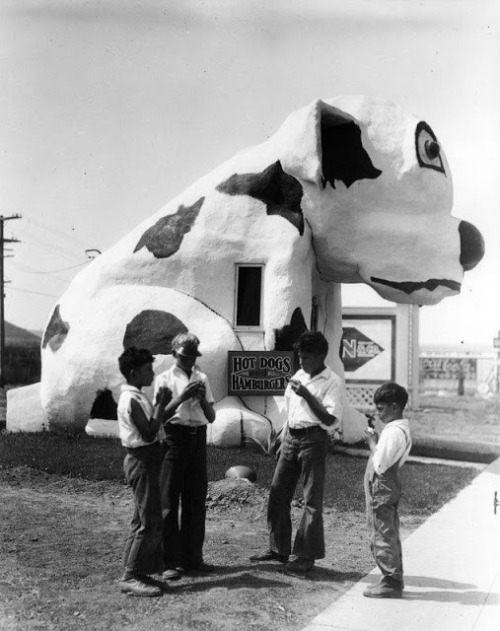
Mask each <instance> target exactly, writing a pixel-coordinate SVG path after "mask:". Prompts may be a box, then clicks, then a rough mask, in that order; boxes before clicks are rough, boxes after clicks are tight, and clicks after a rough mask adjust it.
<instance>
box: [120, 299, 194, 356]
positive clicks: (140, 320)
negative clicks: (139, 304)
mask: <svg viewBox="0 0 500 631" xmlns="http://www.w3.org/2000/svg"><path fill="white" fill-rule="evenodd" d="M187 332H188V329H187V327H186V326H185V325H184V324H183V323H182V322H181V321H180V320H179V318H176V317H175V316H174V315H172V314H171V313H167V312H166V311H156V310H153V309H149V310H145V311H141V313H139V314H137V315H136V316H135V318H134V319H133V320H131V321H130V322H129V323H128V324H127V327H126V329H125V335H124V337H123V348H130V346H136V347H137V348H147V349H148V350H149V351H150V352H151V353H152V354H153V355H158V354H161V355H168V354H169V353H171V352H172V340H173V338H174V337H175V336H176V335H177V334H178V333H187Z"/></svg>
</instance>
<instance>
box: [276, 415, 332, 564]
mask: <svg viewBox="0 0 500 631" xmlns="http://www.w3.org/2000/svg"><path fill="white" fill-rule="evenodd" d="M327 449H328V441H327V436H326V432H325V431H324V430H323V429H321V428H320V427H319V426H318V428H317V429H316V428H315V429H314V430H313V431H312V432H310V433H307V434H303V435H301V434H297V435H295V436H294V435H293V431H291V430H290V431H287V432H286V433H285V437H284V441H283V445H282V448H281V452H280V457H279V460H278V464H277V465H276V469H275V471H274V476H273V481H272V484H271V491H270V493H269V504H268V509H267V522H268V527H269V544H270V548H271V550H274V551H275V552H278V553H279V554H284V555H290V553H291V552H292V520H291V517H290V507H291V502H292V499H293V495H294V492H295V488H296V486H297V483H298V481H299V479H301V478H302V482H303V486H304V509H303V512H302V518H301V521H300V524H299V527H298V530H297V533H296V535H295V541H294V544H293V554H295V555H297V556H299V557H305V558H307V559H322V558H323V557H324V556H325V538H324V531H323V490H324V486H325V466H326V464H325V463H326V455H327Z"/></svg>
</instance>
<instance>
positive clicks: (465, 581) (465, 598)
mask: <svg viewBox="0 0 500 631" xmlns="http://www.w3.org/2000/svg"><path fill="white" fill-rule="evenodd" d="M495 491H497V492H498V498H499V499H500V459H498V460H496V461H495V462H494V463H492V464H490V465H489V466H487V467H485V468H484V469H483V471H482V472H481V473H480V474H479V475H478V476H477V477H476V479H475V480H474V481H473V482H472V484H470V485H469V486H468V487H467V488H465V489H464V490H463V491H461V492H460V493H459V494H458V495H457V497H456V498H455V499H453V500H452V501H451V502H449V503H448V504H446V505H445V506H444V507H443V508H442V509H441V510H439V511H438V512H437V513H436V514H435V515H433V516H432V517H430V518H429V519H428V520H427V521H426V522H425V523H424V524H423V525H422V526H421V527H420V528H418V529H417V530H416V531H415V532H414V533H412V534H411V535H410V536H409V537H408V538H407V539H405V541H404V542H403V559H404V568H405V591H404V596H403V598H402V599H401V600H392V599H373V598H365V597H364V596H363V590H364V589H365V587H366V586H367V585H369V584H372V583H375V582H377V581H378V580H379V578H380V574H379V571H378V569H377V570H374V571H373V572H371V573H370V574H368V575H367V576H365V577H364V578H363V579H362V580H361V581H360V582H359V583H357V584H356V585H355V586H354V587H353V588H352V589H350V590H349V591H348V592H347V593H346V594H344V596H342V597H341V598H340V599H339V600H337V601H336V602H335V603H333V604H332V605H331V606H330V607H328V608H327V609H325V611H323V612H322V613H320V614H319V615H318V616H316V618H314V620H313V621H312V622H311V623H310V624H308V625H307V626H306V627H305V628H304V630H303V631H496V630H497V629H500V506H498V507H497V514H496V515H495V514H494V510H493V498H494V492H495Z"/></svg>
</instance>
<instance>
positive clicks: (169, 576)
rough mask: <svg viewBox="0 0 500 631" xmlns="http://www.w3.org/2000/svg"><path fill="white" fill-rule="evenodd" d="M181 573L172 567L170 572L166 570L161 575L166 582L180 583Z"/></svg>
mask: <svg viewBox="0 0 500 631" xmlns="http://www.w3.org/2000/svg"><path fill="white" fill-rule="evenodd" d="M181 574H182V573H181V572H180V571H179V569H178V568H176V567H171V568H169V569H168V570H165V571H164V572H163V574H162V575H161V577H162V579H163V580H164V581H178V580H179V579H180V577H181Z"/></svg>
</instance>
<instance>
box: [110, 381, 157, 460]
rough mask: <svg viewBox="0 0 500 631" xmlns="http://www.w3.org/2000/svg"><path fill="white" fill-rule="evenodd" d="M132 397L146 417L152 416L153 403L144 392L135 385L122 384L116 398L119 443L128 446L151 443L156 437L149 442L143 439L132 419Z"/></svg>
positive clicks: (142, 445) (140, 445)
mask: <svg viewBox="0 0 500 631" xmlns="http://www.w3.org/2000/svg"><path fill="white" fill-rule="evenodd" d="M132 399H134V400H135V401H137V403H138V404H139V405H140V406H141V408H142V409H143V410H144V414H145V415H146V418H147V419H150V418H151V417H152V416H153V411H154V410H153V405H152V403H151V401H150V400H149V399H148V397H147V396H146V395H145V394H144V392H141V391H140V390H139V388H136V387H135V386H131V385H129V384H124V385H123V386H122V387H121V392H120V398H119V399H118V430H119V434H120V440H121V443H122V445H123V446H124V447H129V448H135V447H144V446H145V445H152V444H153V443H154V442H156V438H155V440H153V441H151V442H147V441H145V440H144V439H143V438H142V436H141V434H140V433H139V430H138V429H137V427H136V426H135V424H134V423H133V421H132Z"/></svg>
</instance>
